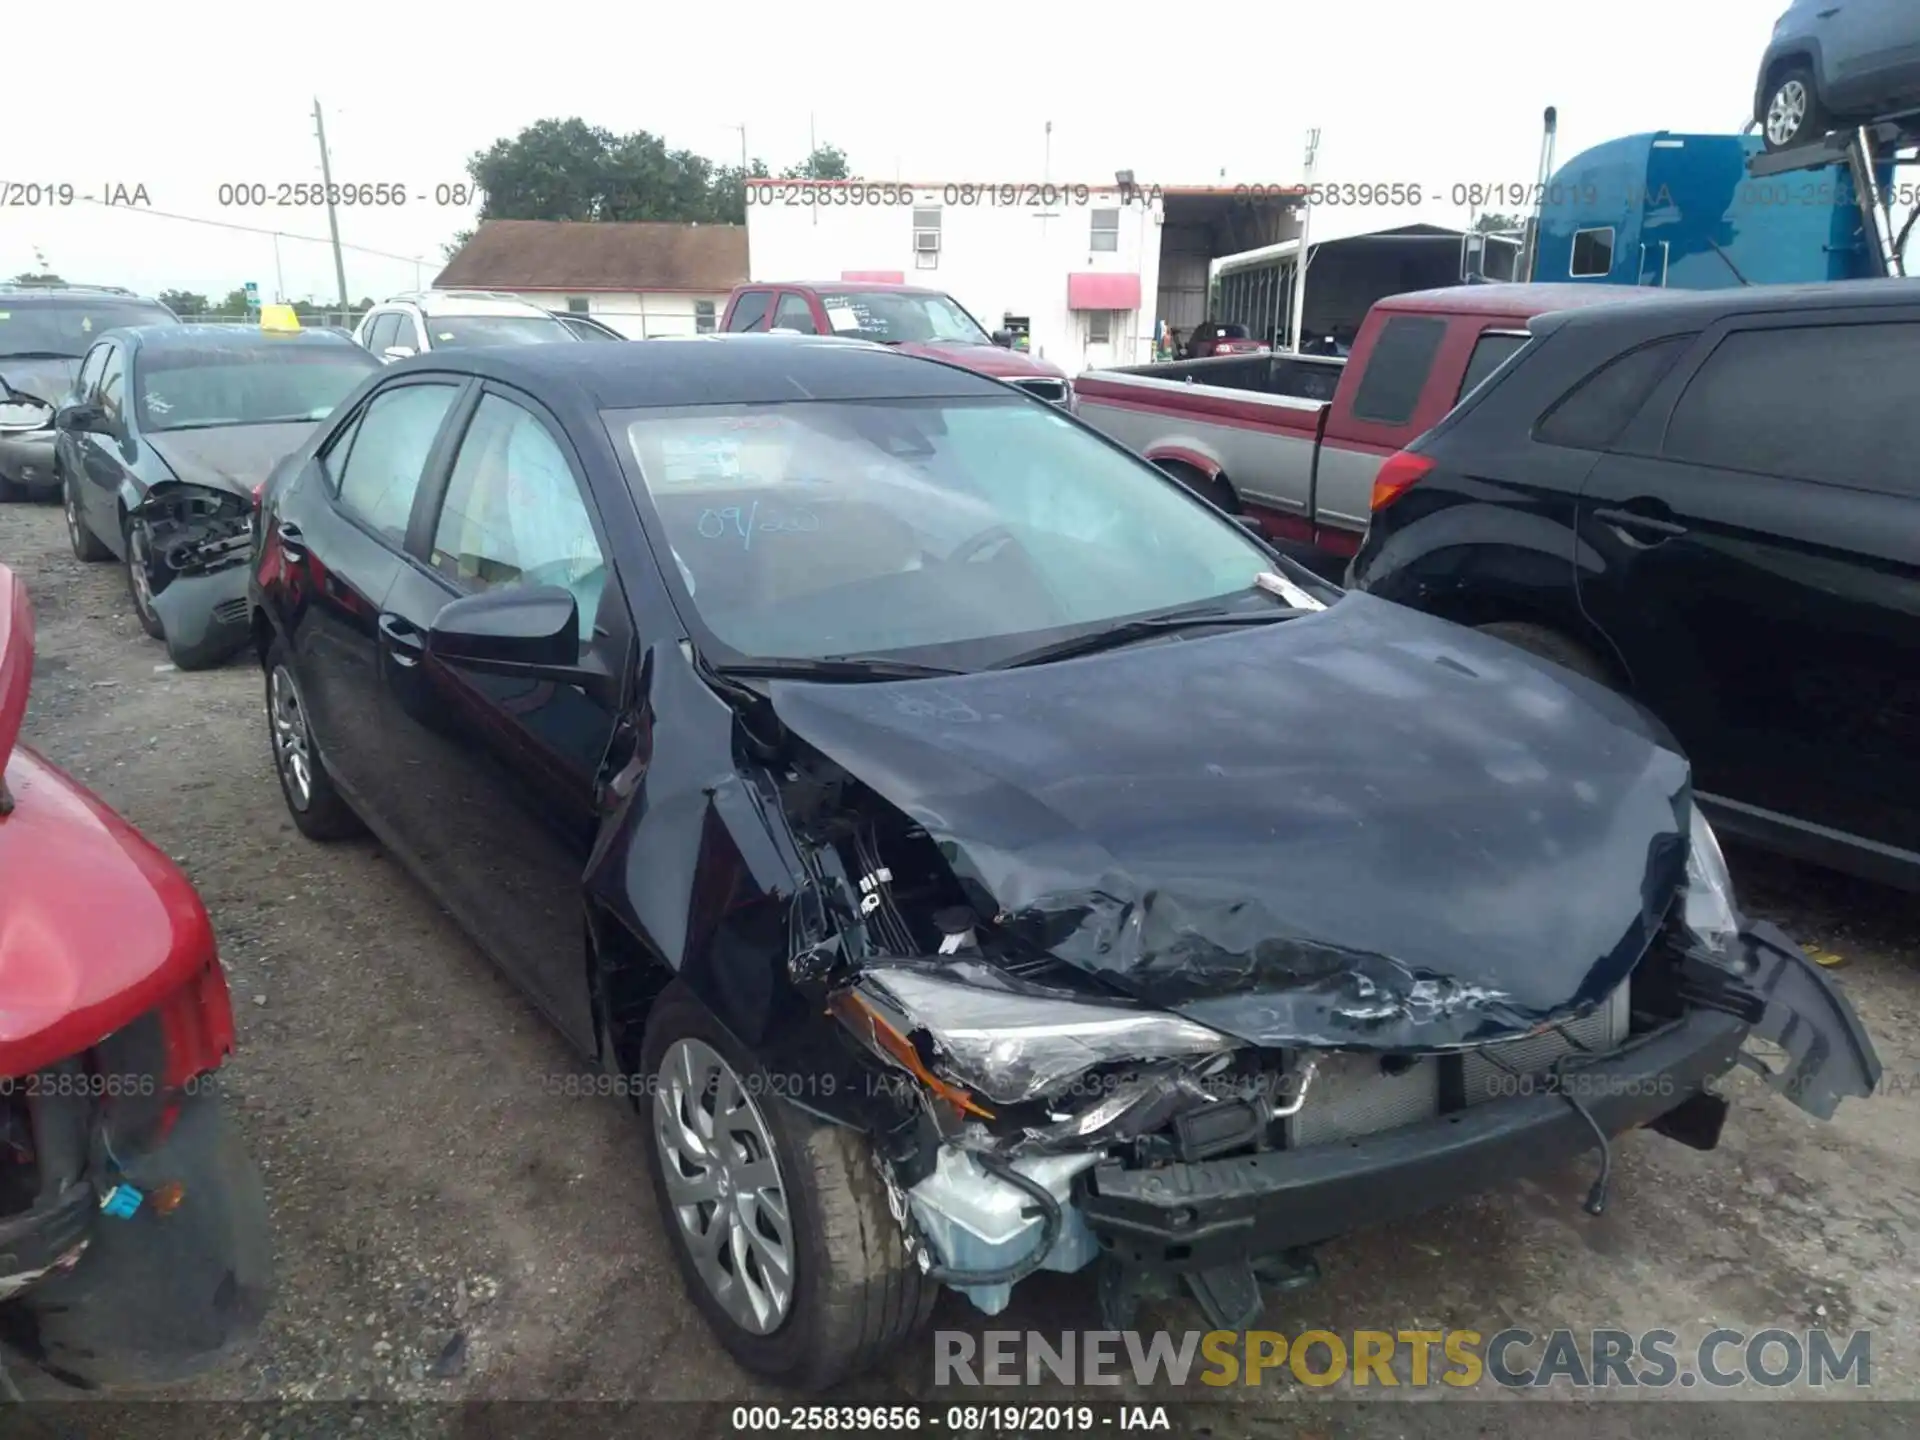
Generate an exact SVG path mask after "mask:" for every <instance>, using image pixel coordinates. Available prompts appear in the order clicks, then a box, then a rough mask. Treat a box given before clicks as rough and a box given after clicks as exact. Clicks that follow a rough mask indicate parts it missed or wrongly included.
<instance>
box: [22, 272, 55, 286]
mask: <svg viewBox="0 0 1920 1440" xmlns="http://www.w3.org/2000/svg"><path fill="white" fill-rule="evenodd" d="M13 283H14V284H16V285H64V284H66V283H67V282H66V281H64V280H62V279H61V278H60V277H59V276H58V275H56V274H54V273H53V272H52V271H51V270H37V271H36V270H22V271H21V272H20V273H19V274H18V275H16V276H14V277H13Z"/></svg>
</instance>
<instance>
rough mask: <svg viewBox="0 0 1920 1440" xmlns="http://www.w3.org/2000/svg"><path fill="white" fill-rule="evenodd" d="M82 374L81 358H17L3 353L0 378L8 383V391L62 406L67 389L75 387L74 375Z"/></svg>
mask: <svg viewBox="0 0 1920 1440" xmlns="http://www.w3.org/2000/svg"><path fill="white" fill-rule="evenodd" d="M79 373H80V361H79V360H78V359H77V358H76V359H73V360H18V359H9V358H8V357H7V356H5V355H0V381H3V382H5V384H6V388H7V389H8V390H12V391H15V392H17V393H19V394H21V395H31V396H32V397H33V398H34V399H36V400H44V401H46V402H47V403H48V404H49V405H59V404H61V403H62V402H64V401H65V400H66V398H67V392H68V391H69V390H71V389H72V388H73V382H74V377H76V376H77V375H79Z"/></svg>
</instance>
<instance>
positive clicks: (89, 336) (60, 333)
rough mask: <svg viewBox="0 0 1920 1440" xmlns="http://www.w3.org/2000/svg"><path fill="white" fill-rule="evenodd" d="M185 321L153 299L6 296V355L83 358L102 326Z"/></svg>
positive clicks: (0, 335) (2, 340)
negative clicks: (25, 297) (54, 298)
mask: <svg viewBox="0 0 1920 1440" xmlns="http://www.w3.org/2000/svg"><path fill="white" fill-rule="evenodd" d="M179 323H180V322H179V321H178V320H176V319H175V318H174V316H173V313H172V312H171V311H169V310H168V309H166V307H164V306H162V305H156V304H155V303H154V302H153V301H151V300H109V299H80V298H78V297H75V298H71V299H69V298H65V297H63V298H61V299H58V300H48V299H46V298H44V297H40V296H36V297H34V298H33V299H31V300H26V301H23V300H22V299H21V298H20V297H18V296H6V295H0V356H7V355H29V354H38V355H57V356H61V357H63V358H68V359H74V360H77V359H79V358H80V357H81V356H82V355H84V354H86V353H87V347H88V346H90V345H91V344H93V342H94V341H95V340H97V339H98V338H99V337H100V332H101V331H102V330H112V329H116V328H117V327H119V326H122V325H177V324H179Z"/></svg>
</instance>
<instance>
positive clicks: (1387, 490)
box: [1369, 450, 1433, 515]
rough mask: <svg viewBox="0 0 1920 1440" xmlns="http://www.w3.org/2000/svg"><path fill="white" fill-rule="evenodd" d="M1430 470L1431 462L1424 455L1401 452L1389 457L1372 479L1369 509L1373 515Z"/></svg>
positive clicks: (1397, 497) (1396, 498)
mask: <svg viewBox="0 0 1920 1440" xmlns="http://www.w3.org/2000/svg"><path fill="white" fill-rule="evenodd" d="M1432 469H1433V461H1431V460H1429V459H1427V457H1426V456H1424V455H1415V454H1412V453H1411V452H1409V451H1406V450H1402V451H1401V452H1400V453H1399V454H1397V455H1391V456H1389V457H1388V458H1387V463H1386V464H1384V465H1382V466H1381V467H1380V471H1379V473H1378V474H1376V475H1375V476H1374V477H1373V503H1372V505H1371V506H1370V507H1369V508H1370V509H1371V510H1372V511H1373V513H1374V514H1376V515H1377V514H1379V513H1380V512H1381V511H1382V510H1384V509H1386V508H1387V506H1389V505H1391V504H1392V503H1393V502H1394V501H1396V500H1398V499H1399V498H1400V497H1401V496H1402V495H1404V494H1406V493H1407V491H1408V490H1409V489H1410V488H1412V486H1413V485H1414V484H1415V483H1417V482H1418V481H1419V480H1420V479H1421V478H1422V477H1424V476H1425V475H1426V474H1427V473H1428V472H1429V471H1431V470H1432Z"/></svg>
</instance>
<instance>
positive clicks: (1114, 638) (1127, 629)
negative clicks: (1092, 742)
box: [987, 608, 1313, 670]
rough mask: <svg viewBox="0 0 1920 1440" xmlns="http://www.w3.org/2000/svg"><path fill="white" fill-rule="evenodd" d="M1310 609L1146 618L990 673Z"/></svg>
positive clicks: (1056, 644) (1027, 653)
mask: <svg viewBox="0 0 1920 1440" xmlns="http://www.w3.org/2000/svg"><path fill="white" fill-rule="evenodd" d="M1312 613H1313V612H1312V611H1311V610H1296V609H1291V608H1289V609H1275V610H1185V611H1182V612H1180V613H1179V614H1177V615H1147V616H1143V617H1142V618H1140V619H1138V620H1123V621H1121V622H1120V623H1119V624H1117V625H1111V626H1109V627H1107V628H1106V629H1104V630H1095V631H1093V632H1092V633H1090V634H1086V635H1069V636H1068V637H1067V638H1066V639H1064V640H1053V641H1049V642H1048V643H1047V644H1045V645H1036V646H1034V647H1033V649H1031V650H1021V651H1018V652H1017V653H1015V654H1012V655H1009V656H1008V657H1007V658H1006V659H1004V660H996V661H994V663H993V664H991V665H989V666H988V667H987V668H988V669H989V670H1017V669H1019V668H1020V667H1022V666H1024V665H1044V664H1046V663H1047V662H1048V661H1049V660H1070V659H1072V658H1073V657H1074V656H1076V655H1094V654H1097V653H1099V652H1100V651H1102V650H1117V649H1119V648H1120V647H1121V646H1122V645H1131V644H1133V643H1134V642H1135V641H1136V640H1147V639H1151V638H1152V637H1153V636H1155V635H1169V634H1174V633H1177V632H1179V631H1181V630H1211V629H1217V628H1219V627H1221V626H1245V625H1271V624H1273V623H1275V622H1276V621H1280V620H1293V619H1296V618H1298V617H1299V616H1301V615H1311V614H1312Z"/></svg>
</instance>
